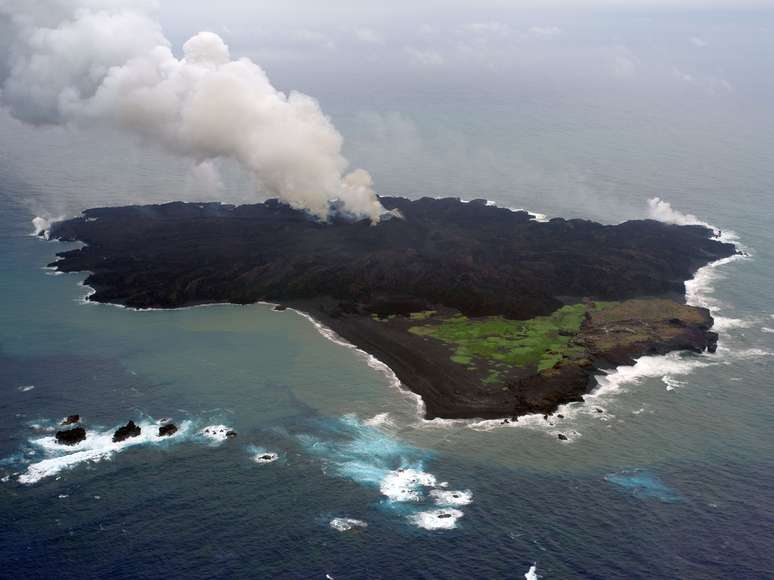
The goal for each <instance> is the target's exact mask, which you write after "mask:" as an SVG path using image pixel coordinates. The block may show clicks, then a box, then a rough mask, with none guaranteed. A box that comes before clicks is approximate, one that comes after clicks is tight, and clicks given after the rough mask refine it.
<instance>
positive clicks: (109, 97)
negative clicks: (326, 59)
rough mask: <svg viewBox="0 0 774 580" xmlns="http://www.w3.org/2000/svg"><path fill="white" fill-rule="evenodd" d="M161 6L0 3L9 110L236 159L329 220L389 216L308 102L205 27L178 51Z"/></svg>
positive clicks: (206, 166) (192, 155)
mask: <svg viewBox="0 0 774 580" xmlns="http://www.w3.org/2000/svg"><path fill="white" fill-rule="evenodd" d="M156 11H157V6H156V2H155V1H153V0H101V1H98V0H37V1H35V2H29V1H28V0H0V54H3V55H7V61H6V62H0V83H2V85H1V86H2V93H0V95H1V97H2V102H3V104H4V105H5V106H6V107H7V108H8V110H9V111H10V113H11V114H12V115H13V116H14V117H16V118H17V119H19V120H21V121H23V122H26V123H30V124H34V125H52V124H53V125H75V126H78V127H89V126H94V125H96V126H110V127H117V128H119V129H121V130H125V131H128V132H131V133H133V134H136V135H138V136H140V137H141V138H143V139H145V140H147V141H149V142H153V143H156V144H159V145H161V146H162V147H164V148H165V149H166V150H168V151H170V152H172V153H174V154H177V155H180V156H183V157H186V158H189V159H191V160H192V162H193V163H194V164H195V166H196V167H199V169H198V170H197V171H198V172H200V173H201V172H205V173H207V174H208V175H209V176H210V180H211V181H212V182H213V183H218V178H217V175H212V172H213V168H214V165H212V161H213V160H217V159H219V158H226V159H232V160H235V161H237V162H238V163H239V164H240V165H241V167H242V168H243V169H244V170H245V171H247V172H249V174H250V175H251V176H252V177H253V178H254V180H255V182H256V184H257V186H258V188H259V189H260V190H261V191H262V192H263V193H265V194H268V195H273V196H277V197H279V198H280V199H282V200H283V201H285V202H287V203H288V204H290V205H291V206H293V207H296V208H303V209H306V210H308V211H309V212H311V213H313V214H315V215H317V216H319V217H320V218H322V219H325V218H327V217H328V216H329V214H330V212H331V211H332V210H331V202H334V207H336V208H337V209H336V211H338V212H341V213H343V214H348V215H352V216H357V217H368V218H370V219H371V220H372V222H377V221H379V218H380V216H381V215H382V213H384V211H385V210H384V208H383V207H382V205H381V204H380V203H379V201H378V199H377V197H376V194H375V193H374V191H373V188H372V185H373V183H372V180H371V176H370V175H369V174H368V173H367V172H366V171H363V170H361V169H357V170H355V171H352V172H350V173H346V169H347V165H348V163H347V160H346V159H345V158H344V157H343V155H342V153H341V148H342V137H341V135H340V134H339V132H338V131H337V130H336V128H335V127H334V126H333V124H332V123H331V121H330V119H329V118H328V117H326V116H325V115H324V114H323V112H322V111H321V109H320V106H319V103H318V102H317V101H316V100H315V99H313V98H312V97H309V96H307V95H304V94H301V93H298V92H290V93H289V94H285V93H283V92H280V91H278V90H277V89H276V88H274V86H272V84H271V82H270V81H269V78H268V77H267V76H266V73H265V72H264V71H263V69H261V67H260V66H258V65H257V64H255V63H254V62H253V61H251V60H250V59H248V58H239V59H233V58H232V57H231V54H230V52H229V49H228V47H227V46H226V44H225V43H224V42H223V40H222V39H221V38H220V37H219V36H218V35H217V34H214V33H212V32H200V33H198V34H196V35H195V36H193V37H192V38H191V39H189V40H188V41H187V42H186V43H185V44H184V45H183V54H182V57H181V58H178V57H177V56H175V54H174V53H173V52H172V48H171V43H170V42H169V40H167V38H166V37H165V36H164V33H163V31H162V29H161V25H160V23H159V20H158V18H157V15H156Z"/></svg>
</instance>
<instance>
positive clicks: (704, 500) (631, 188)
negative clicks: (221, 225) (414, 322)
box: [0, 79, 774, 580]
mask: <svg viewBox="0 0 774 580" xmlns="http://www.w3.org/2000/svg"><path fill="white" fill-rule="evenodd" d="M286 80H287V79H286ZM312 85H313V83H312ZM300 88H302V89H304V90H308V91H309V92H310V93H311V94H315V95H317V96H319V97H320V98H321V99H322V101H323V108H324V109H325V110H328V111H330V112H331V114H332V116H333V118H334V121H335V122H336V124H337V127H339V129H340V130H341V131H342V133H343V134H344V136H345V138H346V139H347V141H346V143H347V151H346V152H347V154H348V156H349V158H350V159H351V161H352V162H353V164H354V165H356V166H357V165H362V166H365V167H367V168H368V169H369V170H371V171H372V173H373V174H374V176H375V179H376V184H377V188H378V190H379V191H382V192H385V193H390V194H392V193H395V194H405V195H409V196H416V195H421V194H432V195H461V196H463V197H465V198H473V197H487V198H489V199H492V200H495V201H496V202H498V203H500V204H502V205H506V206H511V207H526V208H529V209H532V210H535V211H538V212H542V213H545V214H547V215H549V216H564V217H575V216H584V217H589V218H593V219H597V220H602V221H606V222H617V221H620V220H623V219H627V218H640V217H646V216H647V200H648V199H649V198H652V197H654V196H660V197H662V198H663V199H665V200H667V201H668V202H669V203H671V204H672V207H673V208H674V209H675V210H679V211H682V212H684V213H692V214H695V215H696V216H697V217H698V218H699V219H701V220H704V221H706V222H708V223H711V224H713V225H714V226H717V227H719V228H722V229H723V230H724V232H726V233H727V234H728V232H729V231H733V232H735V233H736V235H737V236H738V239H739V240H740V241H741V243H742V244H743V245H744V247H745V248H747V249H748V250H749V251H750V252H751V254H752V257H751V258H749V259H739V260H732V261H730V262H729V263H725V264H722V265H718V266H717V267H713V268H709V269H707V270H705V271H703V272H702V273H701V275H700V276H699V278H698V279H697V280H696V281H695V282H694V283H693V284H692V285H691V299H692V301H693V302H695V303H701V304H706V305H709V306H710V307H711V308H712V309H713V314H715V315H716V317H717V320H718V327H719V332H720V334H721V338H720V348H719V350H718V352H717V354H716V355H706V356H696V355H677V354H673V355H669V356H667V357H658V358H646V359H642V360H641V361H640V362H639V363H638V364H637V366H636V367H633V368H625V369H620V370H619V371H618V372H617V373H614V374H612V375H610V376H608V377H604V378H603V379H602V380H601V386H600V390H599V392H598V394H597V395H595V396H593V397H590V398H589V401H588V402H587V403H586V404H584V405H573V406H572V408H571V409H569V410H567V411H566V415H567V418H566V419H565V420H563V421H558V422H557V423H556V424H553V425H552V424H548V423H547V422H546V421H544V420H543V419H542V418H540V417H534V418H529V419H527V420H522V421H520V422H519V424H518V425H511V426H507V427H496V426H494V425H492V424H490V423H475V422H444V421H434V422H426V421H423V420H422V419H421V417H420V415H419V414H418V407H417V401H416V398H415V397H413V396H412V395H411V394H408V393H406V392H404V391H402V390H401V389H400V388H398V386H397V385H396V384H394V381H393V380H392V379H391V377H390V375H389V372H385V369H383V368H380V367H379V365H378V364H375V363H374V361H369V359H368V358H367V357H366V356H364V355H363V354H362V353H358V352H356V351H355V350H353V349H352V348H347V347H346V346H342V345H341V344H337V343H336V342H333V341H331V340H328V338H326V337H325V336H323V335H322V334H321V333H320V332H319V331H318V329H317V328H316V327H315V325H313V324H312V323H311V322H310V321H309V320H307V319H306V318H304V317H302V316H300V315H299V314H297V313H295V312H292V311H287V312H281V313H280V312H273V311H272V310H271V308H270V307H269V306H265V305H253V306H211V307H202V308H193V309H185V310H178V311H147V312H135V311H130V310H126V309H121V308H116V307H112V306H106V305H93V304H91V305H89V304H84V303H83V301H82V299H83V297H84V296H85V295H86V294H87V291H88V289H87V288H84V287H82V286H80V285H79V283H80V282H81V281H82V280H83V279H84V278H85V276H84V275H79V274H72V275H52V272H50V271H47V270H45V269H43V267H44V266H45V265H46V264H47V263H49V262H51V261H53V260H54V257H55V253H56V252H59V251H63V250H65V249H67V248H69V247H72V245H65V244H61V243H59V242H46V241H43V240H40V239H36V238H35V237H32V236H30V232H31V230H32V226H31V220H32V218H33V217H35V216H36V215H43V213H44V212H48V215H49V217H56V216H58V215H73V214H75V213H77V212H78V211H80V210H81V209H84V208H86V207H91V206H95V205H104V204H126V203H134V202H137V201H160V200H168V199H174V198H178V197H184V198H186V199H193V198H197V197H198V198H201V199H206V198H208V196H207V195H206V194H200V195H198V196H197V195H196V194H195V192H193V191H191V190H190V188H189V185H190V183H188V182H187V180H188V178H187V177H186V172H187V167H186V165H185V163H183V162H181V161H179V160H172V159H169V158H168V157H166V156H164V155H161V154H160V153H158V152H156V151H153V150H148V148H144V147H137V146H135V145H133V144H131V143H128V142H125V141H123V140H121V139H118V138H116V137H115V136H112V135H97V134H95V133H89V134H78V133H70V132H68V131H62V130H57V131H54V130H42V131H39V132H35V131H33V130H31V129H25V128H22V127H21V126H20V125H19V124H18V123H16V122H13V121H11V120H9V119H8V118H7V117H6V116H0V134H1V135H2V137H1V138H0V272H1V274H0V389H1V392H2V398H1V399H0V478H2V483H0V562H1V563H2V566H0V576H2V577H7V578H25V579H32V578H97V577H111V578H114V579H120V578H134V579H138V578H140V579H141V578H159V577H164V576H166V577H171V578H177V577H185V578H245V577H254V578H269V577H277V578H321V579H323V578H326V575H328V577H331V578H335V579H337V580H338V579H346V578H391V579H392V578H448V579H452V578H522V577H523V576H524V574H525V573H527V571H528V569H529V568H530V566H532V565H533V564H536V566H537V573H538V574H539V575H541V576H542V577H544V578H546V579H556V578H577V577H583V578H606V579H607V578H622V579H632V578H649V579H650V578H681V579H691V578H697V579H698V578H734V579H742V578H744V579H747V578H755V579H758V578H774V572H773V571H774V550H773V549H772V548H774V485H772V479H773V478H774V443H773V442H772V440H773V438H774V429H772V417H773V416H774V388H773V385H772V376H774V358H772V354H773V353H774V293H773V292H772V290H773V289H772V283H771V282H772V276H773V275H774V253H773V252H772V247H773V246H772V216H774V196H772V193H774V192H773V191H772V190H773V189H774V163H772V162H771V151H772V150H774V142H772V135H774V130H772V129H773V128H774V127H773V126H772V125H773V122H772V119H771V117H770V116H767V114H765V113H766V109H765V108H764V109H760V108H755V107H750V106H747V105H745V104H744V103H739V102H736V101H733V99H731V100H729V101H722V102H721V101H712V100H711V99H707V100H706V101H702V102H699V103H698V104H694V105H693V106H692V107H690V108H688V107H686V108H685V109H684V110H679V111H675V110H666V109H664V108H659V107H656V106H653V107H650V105H646V104H641V105H640V108H641V109H642V110H638V109H637V107H636V106H635V105H634V104H631V103H630V102H629V101H627V100H626V99H619V100H614V101H611V102H596V101H594V100H593V99H585V100H584V99H583V98H582V97H579V98H578V100H577V101H574V102H572V103H570V102H565V101H561V100H560V99H559V97H555V96H554V97H551V96H545V98H543V96H541V98H537V97H536V98H526V100H525V101H524V102H519V103H518V106H517V105H516V104H513V103H512V102H510V101H509V98H510V97H509V95H508V94H507V92H506V93H504V94H502V95H501V96H500V97H499V100H498V97H497V95H496V93H497V92H498V91H499V90H500V89H499V88H498V87H492V88H491V91H492V95H490V96H491V100H490V101H489V105H488V108H487V109H486V110H485V111H483V112H482V111H481V110H480V108H479V107H478V105H475V104H474V102H473V101H474V100H476V99H477V97H476V96H475V95H467V96H466V95H465V94H463V93H460V94H457V95H456V97H455V98H449V99H447V100H446V101H442V102H435V101H434V99H435V96H437V95H436V93H434V92H432V91H430V90H428V91H427V93H425V94H417V95H413V96H412V97H411V98H413V99H414V101H411V99H410V98H409V97H408V96H405V98H404V97H403V96H402V95H395V94H393V95H388V96H384V95H381V96H380V95H379V94H377V92H378V89H379V88H380V87H375V88H374V89H373V91H374V93H373V94H362V95H357V94H356V95H354V96H352V95H350V96H349V98H350V99H351V100H350V101H347V102H340V101H337V100H336V99H335V98H334V97H333V96H331V95H330V94H328V93H326V91H325V89H324V87H316V86H309V87H304V86H301V87H300ZM452 92H453V91H452ZM388 97H389V98H388ZM380 99H381V100H380ZM364 103H368V104H370V106H372V107H373V108H375V109H377V110H379V111H383V113H379V114H366V115H363V114H360V113H358V111H361V110H362V109H363V107H364ZM616 103H617V104H616ZM621 103H626V105H623V104H621ZM431 104H432V106H431ZM391 110H392V111H394V110H399V111H402V113H400V114H394V115H392V114H390V113H389V111H391ZM385 111H386V112H385ZM517 112H518V114H517ZM769 112H770V111H769ZM490 113H491V114H490ZM503 113H508V114H503ZM433 127H444V131H441V132H437V134H436V133H434V132H433V129H432V128H433ZM406 135H409V136H411V135H413V137H412V138H411V140H410V143H409V142H408V141H406V138H407V137H406ZM377 138H378V143H376V140H377ZM391 141H394V145H395V146H390V145H389V144H390V142H391ZM404 142H405V143H409V145H410V146H408V145H407V146H406V147H405V148H401V147H400V144H401V143H404ZM375 143H376V144H375ZM380 151H381V153H380ZM232 173H233V172H231V173H229V168H228V167H227V168H226V178H225V179H226V193H225V197H226V198H227V199H229V200H240V199H242V200H246V199H249V198H250V185H249V183H247V182H246V180H244V179H240V178H239V177H238V176H235V175H232ZM369 363H370V364H369ZM596 408H600V409H602V410H603V411H604V412H602V413H599V412H597V411H596ZM71 413H79V414H80V415H81V416H82V417H83V418H84V420H85V424H86V426H87V428H88V430H89V432H90V433H91V434H92V437H90V439H89V440H87V442H86V443H85V444H83V445H82V446H79V447H78V448H75V449H72V450H70V449H68V450H67V451H66V452H62V451H61V450H58V449H56V447H55V446H52V444H51V436H52V429H53V427H54V426H55V425H56V423H57V422H58V421H59V420H60V419H61V418H62V417H63V416H65V415H68V414H71ZM162 417H171V418H172V419H173V420H174V421H175V422H176V423H177V424H178V425H179V426H181V427H182V429H181V431H180V432H179V433H178V434H177V435H176V436H174V437H172V438H170V439H168V440H164V441H161V442H160V441H156V440H154V438H153V437H143V438H140V439H139V440H130V442H128V443H126V444H123V445H114V444H112V443H111V442H110V438H109V434H110V433H111V432H112V430H114V429H115V428H116V427H117V426H118V425H119V424H124V423H126V421H127V420H129V419H133V420H135V421H136V422H138V423H139V424H141V425H143V426H144V427H145V432H144V433H146V434H147V433H150V432H151V429H152V426H153V425H154V424H155V422H156V421H157V420H159V419H160V418H162ZM209 425H225V426H227V427H230V428H233V429H234V430H236V431H237V432H238V434H239V435H238V437H237V438H236V439H235V440H230V441H223V442H220V441H214V440H210V439H207V438H206V437H204V436H202V435H201V434H200V430H201V429H203V428H204V427H206V426H209ZM102 432H104V433H105V434H106V436H105V437H94V435H97V434H99V433H102ZM557 433H565V434H567V435H568V436H569V437H570V441H569V442H566V443H563V442H561V441H559V440H558V439H557ZM263 452H273V453H276V454H277V455H278V459H277V460H276V461H274V462H271V463H263V464H260V463H257V462H256V461H254V457H255V456H256V454H257V453H263ZM400 468H403V469H404V471H402V472H399V471H396V470H398V469H400ZM410 479H413V481H414V482H415V483H414V484H411V483H410V482H409V480H410ZM412 486H413V487H412ZM447 492H458V493H447ZM439 509H442V510H444V511H445V513H447V514H450V515H451V516H452V517H450V518H437V517H436V515H437V512H435V510H439ZM336 518H340V519H339V520H337V519H336ZM344 518H350V519H354V520H358V522H348V521H347V520H346V519H344ZM332 522H333V523H334V525H332V524H331V523H332ZM361 522H362V523H365V524H367V527H364V526H363V524H362V523H361ZM348 526H353V529H349V530H345V531H340V530H339V529H337V528H346V527H348ZM444 528H448V529H444Z"/></svg>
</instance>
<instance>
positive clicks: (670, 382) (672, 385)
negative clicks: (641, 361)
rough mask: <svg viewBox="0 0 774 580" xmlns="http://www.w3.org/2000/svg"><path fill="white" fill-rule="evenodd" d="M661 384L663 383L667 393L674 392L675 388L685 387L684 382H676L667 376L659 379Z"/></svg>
mask: <svg viewBox="0 0 774 580" xmlns="http://www.w3.org/2000/svg"><path fill="white" fill-rule="evenodd" d="M661 382H662V383H664V385H666V387H665V388H666V390H667V391H674V390H675V389H676V388H679V387H682V386H684V385H685V382H683V381H678V380H677V379H675V378H674V377H671V376H669V375H664V376H663V377H661Z"/></svg>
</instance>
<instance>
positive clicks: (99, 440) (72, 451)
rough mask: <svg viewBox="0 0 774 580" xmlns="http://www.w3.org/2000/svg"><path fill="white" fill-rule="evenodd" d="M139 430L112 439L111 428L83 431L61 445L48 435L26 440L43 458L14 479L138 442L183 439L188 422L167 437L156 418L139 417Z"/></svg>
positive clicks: (31, 479)
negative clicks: (134, 434)
mask: <svg viewBox="0 0 774 580" xmlns="http://www.w3.org/2000/svg"><path fill="white" fill-rule="evenodd" d="M138 424H139V426H140V428H141V429H142V432H141V434H140V435H139V436H137V437H131V438H129V439H126V440H124V441H120V442H114V441H113V433H114V432H115V428H113V429H107V430H100V431H94V430H89V431H87V436H86V439H85V440H84V441H82V442H80V443H78V444H77V445H73V446H67V447H66V446H63V445H61V444H59V443H57V441H56V438H55V437H52V436H48V437H42V438H38V439H32V440H30V443H31V444H32V445H33V446H34V447H35V448H36V449H38V450H40V451H41V452H42V453H43V454H44V455H45V457H46V458H45V459H42V460H41V461H37V462H35V463H31V464H30V465H28V466H27V470H26V471H25V472H24V473H22V474H21V475H20V476H19V478H18V480H19V483H22V484H28V485H29V484H33V483H37V482H39V481H41V480H42V479H45V478H48V477H53V476H56V475H59V474H60V473H61V472H63V471H65V470H70V469H73V468H74V467H76V466H78V465H81V464H83V463H96V462H100V461H105V460H108V459H111V458H112V457H113V456H114V455H115V454H116V453H120V452H122V451H124V450H125V449H128V448H129V447H135V446H138V445H148V444H155V445H168V444H170V443H174V442H179V441H182V440H183V439H185V438H186V437H187V435H188V433H189V432H190V430H191V427H192V422H191V421H183V422H182V423H181V424H180V427H179V429H178V431H177V433H175V434H173V435H171V436H168V437H159V435H158V422H152V421H140V422H139V423H138Z"/></svg>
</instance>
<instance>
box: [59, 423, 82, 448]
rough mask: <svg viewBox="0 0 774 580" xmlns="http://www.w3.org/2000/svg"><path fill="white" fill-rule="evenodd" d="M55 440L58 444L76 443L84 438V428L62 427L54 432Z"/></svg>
mask: <svg viewBox="0 0 774 580" xmlns="http://www.w3.org/2000/svg"><path fill="white" fill-rule="evenodd" d="M55 437H56V442H57V443H59V444H60V445H77V444H78V443H80V442H81V441H83V440H84V439H86V429H84V428H83V427H75V428H74V429H64V430H62V431H57V432H56V435H55Z"/></svg>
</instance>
